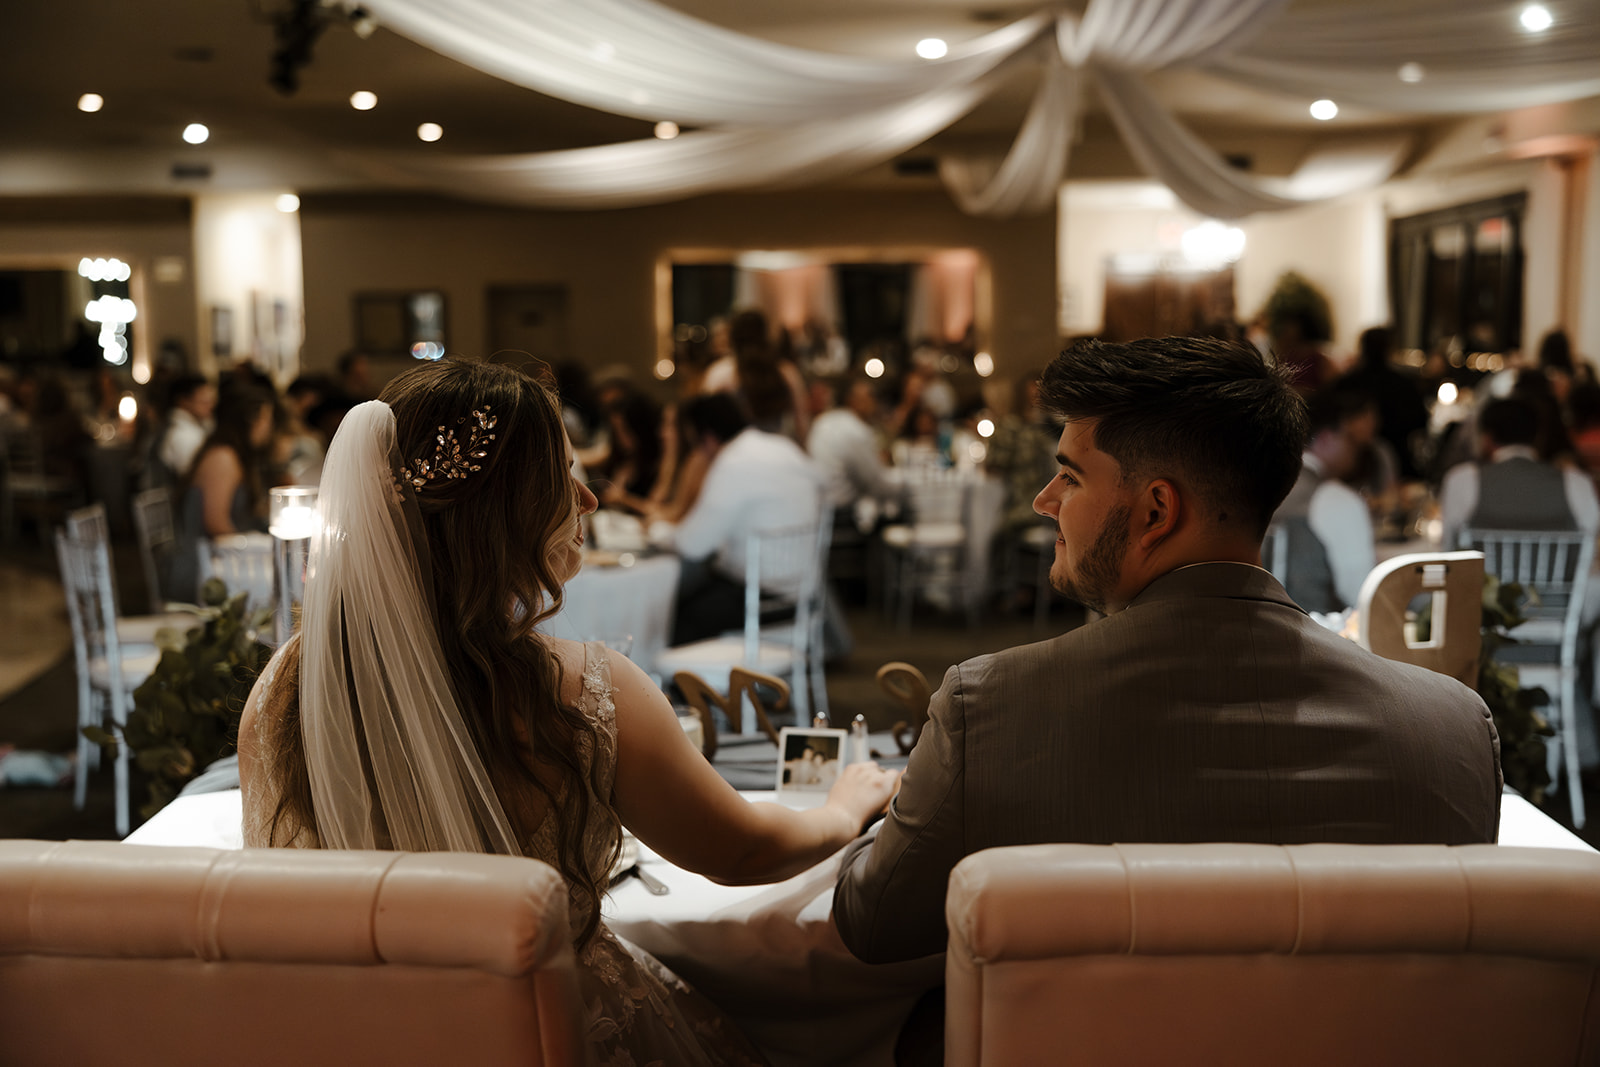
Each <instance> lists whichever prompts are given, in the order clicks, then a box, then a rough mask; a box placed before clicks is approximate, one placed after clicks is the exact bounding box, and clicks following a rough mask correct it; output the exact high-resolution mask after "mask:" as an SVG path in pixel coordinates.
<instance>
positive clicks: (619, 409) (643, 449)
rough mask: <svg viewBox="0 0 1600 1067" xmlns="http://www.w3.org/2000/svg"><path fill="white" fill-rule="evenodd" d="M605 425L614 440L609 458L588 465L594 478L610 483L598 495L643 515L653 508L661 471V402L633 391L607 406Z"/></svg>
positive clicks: (610, 447) (601, 499) (606, 456)
mask: <svg viewBox="0 0 1600 1067" xmlns="http://www.w3.org/2000/svg"><path fill="white" fill-rule="evenodd" d="M605 425H606V429H607V431H608V432H607V438H608V440H609V442H610V443H609V447H608V448H607V449H606V454H605V458H604V459H603V460H601V461H600V462H599V463H597V464H596V465H594V466H586V467H585V470H586V471H587V474H588V477H589V478H590V479H591V480H593V481H604V482H605V483H606V484H605V485H603V486H601V487H600V491H599V492H597V493H596V494H595V495H596V496H598V497H599V498H600V503H601V504H604V505H606V506H607V507H621V508H627V509H628V510H629V511H632V512H636V513H638V514H641V515H642V514H644V513H645V512H647V511H649V510H650V508H651V501H650V494H651V493H652V492H653V491H654V490H655V487H656V481H657V479H658V477H659V476H660V474H661V453H662V441H661V405H660V404H658V403H656V402H655V400H653V399H651V398H650V397H648V396H646V395H645V394H643V393H641V392H637V391H630V392H628V393H627V394H625V395H624V396H621V397H619V398H617V399H615V400H613V401H611V403H610V404H608V405H607V406H606V409H605Z"/></svg>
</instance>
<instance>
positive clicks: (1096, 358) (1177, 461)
mask: <svg viewBox="0 0 1600 1067" xmlns="http://www.w3.org/2000/svg"><path fill="white" fill-rule="evenodd" d="M1040 399H1041V401H1042V403H1043V405H1044V407H1045V410H1046V411H1048V412H1049V413H1050V414H1051V415H1052V416H1053V417H1054V418H1055V419H1057V420H1058V421H1061V422H1073V421H1080V420H1086V419H1094V420H1096V422H1095V429H1094V445H1095V447H1096V448H1097V449H1099V450H1100V451H1101V452H1104V453H1105V454H1106V455H1108V456H1110V457H1111V458H1112V459H1114V460H1116V461H1117V465H1118V466H1119V467H1121V468H1122V479H1123V482H1124V484H1127V483H1130V482H1133V481H1137V480H1142V479H1149V478H1170V479H1172V480H1173V481H1174V482H1175V483H1177V484H1178V485H1179V487H1180V488H1187V489H1189V490H1191V491H1192V492H1193V493H1194V494H1195V495H1196V496H1197V497H1198V498H1199V500H1200V502H1201V503H1202V504H1203V505H1205V506H1206V508H1207V509H1208V510H1209V511H1210V512H1211V514H1212V518H1213V519H1214V520H1215V521H1217V522H1219V523H1224V524H1240V523H1243V524H1247V528H1249V529H1251V530H1253V531H1254V536H1256V537H1258V538H1259V537H1260V536H1261V535H1262V534H1264V533H1265V532H1266V529H1267V525H1268V523H1270V522H1271V521H1272V513H1273V512H1274V511H1276V510H1277V509H1278V505H1279V504H1281V503H1283V498H1284V497H1286V496H1288V495H1289V490H1290V489H1292V488H1294V483H1295V480H1296V479H1297V478H1298V477H1299V476H1300V453H1301V448H1302V445H1303V444H1304V442H1305V436H1306V406H1305V402H1304V401H1302V400H1301V399H1300V397H1299V395H1298V394H1296V393H1295V391H1294V390H1293V389H1292V388H1291V387H1290V386H1289V382H1288V378H1287V376H1286V375H1285V374H1284V373H1283V372H1282V371H1281V370H1280V369H1279V368H1278V367H1276V366H1274V365H1272V364H1269V363H1268V362H1267V361H1266V359H1265V358H1264V357H1263V356H1262V355H1261V353H1260V352H1258V351H1257V350H1256V349H1255V348H1254V347H1253V346H1251V345H1243V344H1235V343H1232V342H1229V341H1219V340H1213V339H1210V338H1197V337H1151V338H1145V339H1143V340H1139V341H1129V342H1126V343H1124V344H1110V343H1106V342H1103V341H1093V340H1089V341H1080V342H1079V343H1078V344H1075V345H1073V346H1072V347H1071V348H1069V349H1067V350H1066V351H1065V352H1063V353H1061V354H1060V355H1059V356H1057V357H1056V358H1055V360H1053V361H1052V362H1051V364H1050V366H1049V367H1047V368H1045V372H1044V375H1043V376H1042V378H1041V379H1040Z"/></svg>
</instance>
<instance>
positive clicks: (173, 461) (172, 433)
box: [156, 374, 217, 481]
mask: <svg viewBox="0 0 1600 1067" xmlns="http://www.w3.org/2000/svg"><path fill="white" fill-rule="evenodd" d="M170 395H171V398H172V412H171V414H170V415H168V416H167V431H166V433H165V434H163V435H162V438H161V447H160V448H158V449H157V450H156V458H157V459H159V460H160V461H161V463H162V464H163V465H164V466H165V467H166V468H167V474H168V475H170V479H169V480H171V481H176V480H177V479H179V478H182V477H184V476H185V475H187V474H188V473H189V468H190V466H192V465H193V463H194V457H195V456H197V455H199V453H200V446H201V445H203V444H205V441H206V438H207V437H209V436H210V435H211V429H212V426H211V415H212V412H214V411H216V409H217V387H216V386H214V385H212V384H211V383H210V382H208V381H206V380H205V379H204V378H202V377H200V375H198V374H188V375H184V376H183V377H182V378H179V379H178V380H177V381H175V382H173V383H172V392H171V394H170Z"/></svg>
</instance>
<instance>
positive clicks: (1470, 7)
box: [363, 0, 1600, 218]
mask: <svg viewBox="0 0 1600 1067" xmlns="http://www.w3.org/2000/svg"><path fill="white" fill-rule="evenodd" d="M363 6H365V7H366V8H367V9H368V10H370V11H371V12H372V13H373V14H375V15H376V16H377V17H378V19H379V21H380V22H381V23H382V24H383V25H385V26H386V27H388V28H389V29H391V30H393V31H395V32H397V33H400V34H402V35H404V36H407V37H410V38H411V39H413V40H415V41H417V42H418V43H419V44H422V45H425V46H427V47H429V48H432V49H434V50H435V51H438V52H440V53H442V54H444V55H447V56H450V57H451V58H454V59H456V60H458V61H460V62H462V63H465V64H467V65H469V66H472V67H475V68H477V69H479V70H482V71H485V72H487V73H489V74H492V75H495V76H497V77H500V78H503V79H505V80H507V81H510V82H513V83H515V84H518V85H522V86H525V87H527V88H530V89H535V90H537V91H539V92H542V93H545V94H547V95H550V96H555V97H559V98H561V99H564V100H569V101H572V102H574V103H578V104H583V105H585V106H588V107H593V108H598V109H602V110H605V111H610V112H614V113H616V114H621V115H628V116H632V117H635V118H641V119H650V120H660V119H670V120H672V121H674V122H678V123H681V124H685V125H689V126H696V127H702V128H699V129H694V130H690V131H688V132H686V133H684V134H682V135H680V136H679V137H677V138H675V139H673V140H670V141H660V140H653V139H652V140H649V141H635V142H627V143H623V144H613V145H601V146H598V147H593V148H579V149H570V150H565V151H555V152H538V153H529V154H521V155H505V156H477V157H467V156H439V157H434V158H432V159H429V160H427V161H426V162H419V161H418V159H417V158H416V157H415V155H406V156H399V155H395V156H390V157H388V158H386V159H384V160H383V161H381V162H379V163H376V164H369V165H375V166H379V167H382V168H384V169H385V170H386V172H387V176H388V177H390V178H391V179H396V180H402V181H409V182H413V183H415V184H420V185H426V186H439V187H445V188H449V189H452V190H454V191H457V192H462V193H466V194H469V195H474V196H479V197H483V198H487V199H494V200H499V201H507V202H513V203H521V204H528V205H534V206H544V207H562V208H598V207H625V206H630V205H640V204H650V203H659V202H662V201H667V200H674V199H679V198H683V197H688V196H694V195H698V194H701V193H709V192H719V191H727V190H733V189H771V188H781V187H788V186H796V185H803V184H810V183H813V182H817V181H822V180H826V179H829V178H835V177H840V176H844V175H848V174H851V173H854V172H858V171H860V170H862V169H865V168H867V167H870V166H873V165H876V164H878V163H881V162H884V161H886V160H888V159H891V158H893V157H894V156H896V155H898V154H900V153H901V152H904V151H906V150H907V149H909V148H912V147H914V146H916V145H918V144H920V143H922V142H924V141H926V140H927V139H928V138H930V137H932V136H933V135H934V134H936V133H938V132H939V131H941V130H943V129H944V128H945V127H947V126H949V125H950V124H951V123H953V122H955V121H956V120H957V119H959V118H961V117H962V116H963V115H965V114H966V113H967V112H968V111H970V110H971V109H972V107H973V106H974V105H976V104H977V103H978V102H979V101H980V100H981V99H983V97H984V96H986V95H987V94H989V93H990V92H992V91H993V90H994V89H995V87H996V86H997V85H999V84H1000V82H1001V81H1003V80H1005V79H1008V78H1010V77H1013V76H1020V74H1019V72H1021V71H1023V70H1025V69H1029V68H1032V69H1037V68H1040V67H1041V66H1042V68H1043V69H1042V73H1041V74H1040V76H1039V85H1038V89H1037V90H1036V92H1035V95H1034V99H1033V102H1032V104H1031V106H1030V107H1029V109H1028V113H1027V116H1026V118H1025V119H1024V120H1023V124H1022V127H1021V129H1020V130H1019V132H1018V134H1017V137H1016V139H1015V141H1014V142H1013V143H1012V146H1011V149H1010V151H1009V152H1008V153H1007V154H1006V156H1005V158H1004V159H1003V160H1000V161H998V163H997V162H996V161H995V160H993V159H987V160H985V159H971V158H962V157H956V156H947V157H945V158H943V159H941V161H940V167H939V174H940V177H941V179H942V180H943V181H944V183H945V185H946V187H947V188H948V189H949V191H950V193H951V195H952V196H953V197H954V198H955V200H956V202H957V203H958V204H959V205H960V206H961V208H962V209H963V210H965V211H967V212H969V213H971V214H975V215H986V216H993V217H1010V216H1014V215H1019V214H1026V213H1034V212H1040V211H1046V210H1049V209H1050V208H1051V207H1052V206H1053V205H1054V203H1055V196H1056V190H1057V188H1058V187H1059V186H1060V184H1061V181H1062V180H1063V178H1064V176H1065V174H1066V171H1067V165H1068V162H1069V159H1070V155H1071V147H1072V139H1073V133H1074V129H1075V127H1076V123H1077V117H1078V112H1079V108H1080V106H1081V103H1082V100H1083V96H1084V82H1085V80H1087V81H1089V82H1092V84H1093V87H1094V91H1095V92H1096V93H1097V94H1098V96H1099V98H1100V100H1101V101H1102V103H1103V104H1104V106H1105V107H1106V109H1107V111H1108V112H1109V113H1110V115H1111V118H1112V120H1113V121H1114V123H1115V124H1116V127H1117V129H1118V132H1119V133H1120V134H1121V136H1122V138H1123V139H1124V141H1125V142H1126V143H1127V144H1128V147H1129V149H1130V151H1131V152H1132V153H1133V155H1134V157H1135V159H1137V160H1138V161H1139V163H1140V165H1141V166H1142V167H1143V168H1144V169H1145V170H1146V171H1147V172H1149V174H1150V175H1151V176H1152V177H1155V178H1157V179H1159V180H1161V181H1162V182H1164V183H1166V184H1167V185H1168V186H1169V187H1171V188H1172V190H1173V191H1174V193H1176V194H1177V196H1178V197H1179V199H1181V200H1183V201H1184V202H1185V203H1186V204H1188V205H1189V206H1190V207H1192V208H1193V209H1194V210H1196V211H1198V212H1200V213H1202V214H1205V215H1210V216H1213V217H1216V218H1236V217H1239V216H1243V215H1247V214H1250V213H1253V212H1257V211H1273V210H1281V209H1284V208H1290V207H1295V206H1299V205H1301V204H1304V203H1307V202H1310V201H1311V200H1315V199H1323V198H1326V197H1330V196H1336V195H1340V194H1342V193H1345V192H1349V191H1352V190H1353V189H1354V188H1355V187H1357V185H1356V184H1353V182H1352V181H1351V180H1347V181H1345V182H1344V184H1343V185H1341V184H1340V183H1339V182H1329V181H1322V182H1320V183H1317V184H1316V186H1315V188H1310V187H1308V186H1306V185H1305V184H1304V183H1302V184H1301V185H1299V186H1297V185H1296V183H1293V182H1283V181H1281V180H1280V181H1277V182H1274V181H1272V180H1270V179H1258V178H1253V177H1252V176H1250V175H1248V174H1246V173H1244V172H1242V171H1240V170H1238V169H1237V168H1234V167H1232V166H1230V165H1229V164H1228V163H1227V162H1226V161H1225V160H1223V159H1222V158H1221V157H1220V156H1219V155H1218V154H1217V153H1216V152H1215V151H1213V150H1212V149H1211V148H1210V147H1209V146H1208V145H1206V144H1205V142H1203V141H1202V140H1200V138H1198V137H1197V136H1195V135H1194V134H1193V133H1192V132H1191V131H1189V130H1188V129H1187V128H1186V127H1185V126H1184V125H1183V124H1182V123H1181V122H1180V121H1179V120H1178V119H1177V118H1176V117H1175V116H1174V115H1173V114H1172V113H1171V112H1170V111H1169V110H1168V109H1167V108H1166V107H1164V106H1163V105H1162V104H1161V103H1160V102H1159V101H1158V100H1157V99H1156V97H1155V96H1154V94H1152V93H1151V91H1150V90H1149V88H1148V86H1147V85H1146V83H1145V79H1144V77H1143V76H1144V75H1146V74H1149V73H1151V72H1154V71H1158V70H1162V69H1165V68H1169V67H1178V66H1189V67H1196V68H1199V69H1202V70H1205V71H1208V72H1210V73H1212V74H1218V75H1222V76H1225V77H1227V78H1230V79H1232V80H1234V81H1237V82H1240V83H1244V84H1248V85H1251V86H1255V87H1258V88H1266V89H1271V90H1275V91H1289V92H1294V93H1299V94H1307V95H1313V96H1331V97H1334V98H1336V99H1339V100H1344V101H1349V102H1351V103H1358V104H1364V105H1366V106H1369V107H1375V108H1382V109H1390V110H1397V111H1408V112H1409V111H1421V112H1441V113H1462V112H1476V111H1494V110H1503V109H1508V108H1514V107H1523V106H1528V105H1532V104H1539V103H1550V102H1555V101H1561V100H1572V99H1578V98H1582V97H1585V96H1592V95H1595V94H1597V93H1600V61H1597V60H1596V57H1597V56H1600V0H1566V2H1561V0H1552V2H1550V3H1549V4H1548V5H1547V6H1549V7H1550V9H1551V10H1552V12H1553V13H1554V14H1555V16H1556V23H1555V25H1554V26H1553V27H1552V28H1551V29H1550V30H1547V31H1545V32H1544V33H1543V34H1539V35H1529V34H1522V33H1519V32H1518V31H1517V30H1516V28H1515V24H1514V23H1515V18H1516V11H1517V8H1516V5H1514V4H1511V3H1508V2H1507V0H1354V2H1349V3H1340V4H1338V5H1319V6H1310V7H1308V8H1307V9H1306V10H1305V11H1297V10H1284V8H1285V7H1286V6H1287V4H1286V0H1089V5H1088V7H1087V9H1086V10H1085V12H1084V14H1083V16H1082V18H1081V19H1080V18H1076V17H1074V16H1072V15H1070V14H1064V13H1057V12H1053V11H1045V12H1041V13H1037V14H1033V15H1030V16H1028V17H1026V18H1023V19H1020V20H1018V21H1016V22H1014V23H1012V24H1010V25H1008V26H1005V27H1003V28H1001V29H998V30H996V31H994V32H992V33H989V34H986V35H984V36H982V37H979V38H977V39H976V40H974V41H972V42H969V43H968V44H966V45H964V46H961V47H958V48H955V49H952V51H951V52H950V54H949V55H948V56H946V57H945V58H943V59H940V60H934V61H925V60H920V59H918V60H907V61H889V60H877V59H868V58H861V57H852V56H841V55H833V54H827V53H821V52H814V51H808V50H805V49H800V48H793V47H789V46H786V45H779V44H774V43H772V42H770V41H765V40H761V39H758V38H753V37H749V36H747V35H744V34H740V33H735V32H733V31H730V30H727V29H723V28H721V27H718V26H714V25H711V24H710V23H706V22H704V21H701V20H699V19H695V18H692V17H690V16H688V15H684V14H682V13H680V12H677V11H675V10H672V9H671V8H667V7H664V6H662V5H661V4H659V3H655V2H653V0H452V2H451V3H450V4H439V3H436V2H435V0H363ZM1403 64H1420V66H1421V73H1422V78H1421V80H1420V81H1415V82H1406V81H1402V80H1401V79H1400V77H1399V74H1398V71H1399V69H1400V67H1401V65H1403ZM1403 154H1404V153H1403V151H1402V150H1390V148H1389V146H1382V147H1381V149H1380V150H1379V151H1376V152H1374V153H1370V155H1371V158H1372V159H1374V160H1379V161H1383V160H1387V161H1388V165H1387V167H1384V166H1371V165H1369V166H1365V167H1362V168H1358V169H1357V170H1356V171H1355V172H1354V173H1355V174H1356V178H1355V179H1354V180H1353V181H1354V182H1359V183H1360V184H1368V185H1370V184H1376V183H1378V182H1381V181H1383V180H1385V179H1386V178H1388V177H1389V176H1390V174H1391V173H1392V172H1393V168H1394V166H1395V165H1397V164H1398V162H1399V160H1400V159H1401V158H1402V157H1403Z"/></svg>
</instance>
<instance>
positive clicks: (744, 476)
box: [649, 393, 824, 645]
mask: <svg viewBox="0 0 1600 1067" xmlns="http://www.w3.org/2000/svg"><path fill="white" fill-rule="evenodd" d="M678 419H679V421H680V422H681V423H683V425H684V427H685V429H687V430H688V431H689V433H690V435H691V437H692V438H693V439H694V440H695V441H696V442H697V443H696V446H695V447H696V450H697V451H699V452H700V453H701V454H702V455H704V456H705V457H706V459H707V461H708V462H707V464H706V475H705V482H704V484H702V485H701V487H700V494H699V497H698V499H696V500H695V503H694V506H693V507H692V508H690V509H689V511H688V514H686V515H684V517H683V520H682V521H681V522H678V523H670V522H666V521H662V520H657V521H655V522H652V523H651V524H650V531H649V533H650V540H651V542H652V543H653V544H655V545H656V546H657V547H659V548H668V549H671V550H673V551H675V552H677V553H678V555H679V556H681V557H683V572H682V575H681V577H680V578H679V580H678V603H677V609H676V613H675V615H674V618H673V627H672V643H673V644H675V645H681V644H684V643H686V642H689V641H698V640H701V639H702V638H706V637H715V636H716V635H717V634H720V633H722V632H723V631H725V630H730V629H737V628H738V627H739V626H740V625H742V624H743V622H744V567H745V541H746V538H747V537H748V536H749V534H750V533H751V532H752V531H754V530H760V529H775V528H779V527H788V526H798V525H801V524H804V523H815V522H817V520H818V518H819V516H820V513H821V508H822V499H823V492H824V488H823V482H822V473H821V471H819V470H818V469H817V466H816V464H815V463H813V462H812V461H811V458H810V457H809V456H807V455H806V454H805V453H804V452H802V451H801V450H800V446H799V445H796V444H795V443H794V442H793V441H791V440H790V439H789V438H787V437H785V436H783V435H782V434H775V433H768V432H767V431H765V430H760V429H757V428H756V427H754V426H751V425H750V424H749V420H748V418H747V417H746V415H745V413H744V411H743V409H742V408H741V407H740V406H739V402H738V400H736V399H735V398H734V397H732V396H729V395H728V394H727V393H714V394H712V395H710V396H701V397H695V398H694V399H693V400H690V401H688V402H687V403H685V404H684V405H683V406H682V407H681V408H680V409H679V410H678Z"/></svg>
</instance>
